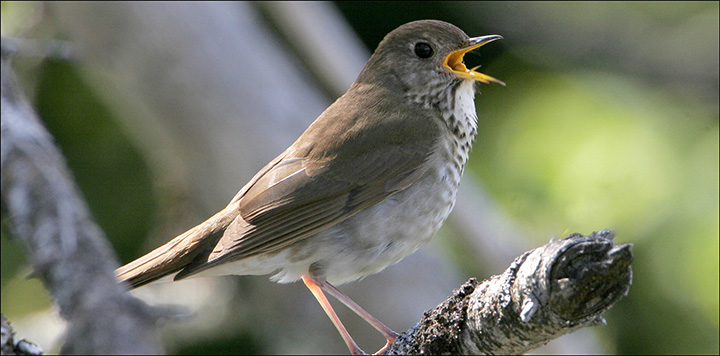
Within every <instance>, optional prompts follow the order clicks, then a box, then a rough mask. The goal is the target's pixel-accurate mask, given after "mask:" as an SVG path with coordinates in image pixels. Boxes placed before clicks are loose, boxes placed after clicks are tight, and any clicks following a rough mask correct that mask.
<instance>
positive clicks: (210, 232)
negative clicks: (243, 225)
mask: <svg viewBox="0 0 720 356" xmlns="http://www.w3.org/2000/svg"><path fill="white" fill-rule="evenodd" d="M227 210H228V209H227V208H226V209H224V210H222V211H220V212H219V213H217V214H215V215H213V216H212V217H211V218H209V219H207V220H205V221H204V222H203V223H201V224H200V225H197V226H195V227H194V228H192V229H190V230H188V231H186V232H184V233H183V234H181V235H179V236H178V237H176V238H174V239H172V240H170V241H168V242H167V243H166V244H164V245H162V246H160V247H158V248H156V249H154V250H152V251H151V252H149V253H148V254H146V255H145V256H142V257H140V258H138V259H136V260H135V261H132V262H130V263H128V264H126V265H125V266H122V267H120V268H118V269H117V270H115V275H116V276H117V279H118V280H119V281H120V282H126V281H127V282H128V283H130V285H131V286H132V288H136V287H140V286H142V285H145V284H148V283H151V282H155V281H157V280H159V279H161V278H163V277H168V276H174V275H175V274H176V273H177V272H179V271H181V270H182V269H184V268H185V267H187V266H188V265H191V264H193V265H194V264H197V263H202V261H199V260H200V259H203V258H205V259H207V256H208V255H209V254H210V252H211V251H212V250H213V248H214V247H215V244H217V242H218V240H219V239H220V237H222V234H223V232H224V231H225V229H226V228H227V226H228V225H229V224H230V223H231V222H232V221H233V219H234V215H233V214H232V213H231V212H229V211H227Z"/></svg>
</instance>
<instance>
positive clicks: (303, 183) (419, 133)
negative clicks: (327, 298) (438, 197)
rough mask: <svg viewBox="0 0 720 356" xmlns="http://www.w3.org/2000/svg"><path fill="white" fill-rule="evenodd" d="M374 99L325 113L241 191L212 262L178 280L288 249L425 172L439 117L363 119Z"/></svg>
mask: <svg viewBox="0 0 720 356" xmlns="http://www.w3.org/2000/svg"><path fill="white" fill-rule="evenodd" d="M339 100H342V98H341V99H339ZM385 102H387V100H385ZM336 104H337V103H336ZM373 104H374V103H369V102H363V101H362V100H360V101H359V102H356V104H355V105H353V106H351V107H349V108H348V105H345V106H343V109H344V110H343V111H342V112H340V111H338V110H333V108H334V107H337V105H333V106H331V107H330V108H329V109H328V110H327V111H326V112H325V113H323V115H321V117H320V118H318V120H316V122H315V123H313V125H311V126H310V127H309V128H308V130H307V131H305V133H304V134H303V135H302V136H301V137H300V139H298V141H296V142H295V144H293V145H292V146H291V147H290V148H288V150H287V151H286V152H285V153H284V154H283V155H281V157H282V158H281V159H280V160H278V161H277V163H276V164H275V165H272V166H270V167H269V168H268V169H267V170H265V171H264V172H261V173H259V174H258V175H261V176H259V177H258V176H256V177H255V178H253V181H254V183H253V181H251V186H249V187H248V188H247V189H246V190H245V192H244V193H243V194H242V195H240V194H239V195H238V196H236V199H238V200H239V201H238V203H239V204H238V210H239V214H238V215H237V217H236V218H235V220H234V221H233V222H232V223H231V224H230V226H228V228H227V229H226V230H225V232H224V234H223V236H222V238H220V240H219V241H218V242H217V244H216V245H215V247H214V249H213V251H212V252H211V253H210V254H209V256H208V257H207V259H206V260H204V261H195V263H192V264H190V265H188V266H187V267H186V268H185V269H184V270H182V271H181V272H180V273H178V275H177V276H176V277H175V279H181V278H184V277H187V276H189V275H191V274H194V273H197V272H199V271H202V270H205V269H207V268H210V267H213V266H215V265H217V264H220V263H225V262H230V261H233V260H237V259H241V258H244V257H248V256H252V255H257V254H261V253H268V252H273V251H277V250H279V249H282V248H283V247H286V246H288V245H291V244H293V243H295V242H297V241H300V240H302V239H304V238H306V237H308V236H310V235H311V234H313V233H316V232H318V231H321V230H324V229H327V228H328V227H330V226H333V225H335V224H337V223H338V222H340V221H343V220H345V219H347V218H348V217H350V216H352V215H353V214H355V213H356V212H358V211H359V210H361V209H364V208H366V207H369V206H371V205H374V204H377V203H378V202H380V201H382V200H384V199H385V198H387V197H388V196H390V195H392V194H394V193H396V192H398V191H400V190H402V189H404V188H406V187H407V186H409V185H410V184H412V182H414V181H415V180H416V179H417V178H418V177H420V176H421V175H422V174H423V173H424V170H425V169H426V165H424V164H423V163H424V162H425V161H426V160H427V159H428V157H429V155H430V153H431V152H432V147H433V146H434V145H435V143H436V139H437V136H436V135H437V131H438V130H437V126H436V125H437V122H434V121H433V119H432V117H430V116H429V115H428V114H427V113H422V112H419V113H418V114H417V115H411V117H410V118H408V117H407V115H404V114H401V113H400V112H398V111H396V110H393V109H392V107H393V106H392V105H390V107H389V108H380V110H374V111H375V112H377V113H378V114H380V115H383V117H382V120H370V118H367V117H365V116H363V113H364V112H365V109H366V107H365V106H364V105H373ZM364 120H369V121H364ZM328 137H330V138H332V139H331V140H329V139H328ZM231 204H232V203H231Z"/></svg>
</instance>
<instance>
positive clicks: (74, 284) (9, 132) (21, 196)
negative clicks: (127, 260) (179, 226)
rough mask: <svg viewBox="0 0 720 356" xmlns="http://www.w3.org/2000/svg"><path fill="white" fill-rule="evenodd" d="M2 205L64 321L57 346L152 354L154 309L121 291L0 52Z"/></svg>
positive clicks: (105, 250)
mask: <svg viewBox="0 0 720 356" xmlns="http://www.w3.org/2000/svg"><path fill="white" fill-rule="evenodd" d="M1 146H2V149H1V157H2V159H1V162H0V166H1V167H2V212H3V216H9V217H10V219H8V220H9V222H10V225H11V228H12V231H13V235H14V236H16V237H17V238H18V239H20V240H21V242H22V243H23V245H24V247H25V248H26V251H27V255H28V259H29V260H30V262H31V263H32V265H33V267H34V270H35V274H36V276H38V277H39V278H40V279H42V281H43V283H44V284H45V286H46V287H47V288H48V289H49V290H50V292H51V293H52V295H53V296H54V298H55V301H56V302H57V304H58V306H59V307H60V314H61V316H62V317H63V318H65V319H66V320H67V321H68V323H69V328H68V330H67V334H66V343H65V345H64V346H63V349H62V350H61V352H62V353H78V354H110V353H113V354H131V353H150V354H156V353H158V352H161V351H162V349H161V347H160V345H159V340H157V337H156V334H155V331H154V324H155V319H156V317H155V316H154V315H155V314H157V313H156V312H154V311H151V310H150V308H148V307H147V306H146V305H145V304H144V303H143V302H141V301H139V300H138V299H135V298H133V297H131V296H130V295H128V294H127V293H123V288H122V287H121V286H120V285H119V284H118V283H117V282H116V280H115V275H114V269H115V267H116V266H118V262H117V258H116V257H115V256H114V253H113V251H112V249H111V248H110V246H109V245H108V243H107V241H106V239H105V236H104V234H103V232H102V231H101V230H100V228H99V227H98V226H97V224H96V223H95V222H94V221H93V220H92V218H91V217H90V214H89V212H88V208H87V206H86V204H85V202H84V201H83V200H82V198H81V197H80V196H79V194H78V192H77V188H76V187H75V185H74V184H73V180H72V178H71V176H70V174H69V173H68V169H67V167H66V165H65V162H64V159H63V157H62V155H61V154H60V152H59V150H58V149H57V148H56V147H55V145H54V143H53V140H52V137H51V136H50V134H49V133H48V132H47V131H46V130H45V128H44V127H43V126H42V124H41V123H40V121H39V120H38V118H37V116H36V114H35V113H34V111H33V110H32V109H31V107H30V105H29V104H28V102H27V100H26V99H25V98H24V96H23V95H22V93H21V91H20V90H19V88H18V86H17V84H16V81H15V79H14V75H13V74H12V73H11V72H10V68H8V65H7V64H6V60H5V56H3V58H2V144H1Z"/></svg>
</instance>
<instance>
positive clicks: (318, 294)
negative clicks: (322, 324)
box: [302, 276, 365, 355]
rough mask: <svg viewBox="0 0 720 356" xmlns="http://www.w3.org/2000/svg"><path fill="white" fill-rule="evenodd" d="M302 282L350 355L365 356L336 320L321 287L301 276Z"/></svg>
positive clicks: (341, 324)
mask: <svg viewBox="0 0 720 356" xmlns="http://www.w3.org/2000/svg"><path fill="white" fill-rule="evenodd" d="M302 280H303V282H305V285H306V286H307V287H308V289H310V292H312V294H313V295H314V296H315V299H317V301H318V302H319V303H320V306H321V307H322V308H323V310H325V314H327V316H328V317H330V320H331V321H332V323H333V324H335V328H337V330H338V331H339V332H340V336H342V338H343V341H345V344H346V345H347V347H348V349H350V353H352V354H353V355H365V351H363V350H362V349H360V347H359V346H358V344H357V343H356V342H355V340H353V338H352V336H350V333H348V331H347V329H345V326H344V325H343V323H342V322H341V321H340V318H338V316H337V314H335V310H333V308H332V305H330V302H329V301H328V300H327V297H325V294H324V293H323V291H322V286H320V285H318V284H317V283H316V281H315V279H314V278H312V277H309V276H302Z"/></svg>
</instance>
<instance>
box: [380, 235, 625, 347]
mask: <svg viewBox="0 0 720 356" xmlns="http://www.w3.org/2000/svg"><path fill="white" fill-rule="evenodd" d="M613 237H614V235H613V233H612V232H611V231H610V230H603V231H600V232H596V233H593V234H591V235H590V236H582V235H580V234H574V235H570V236H568V237H566V238H564V239H562V240H554V241H551V242H550V243H548V244H547V245H545V246H542V247H540V248H537V249H534V250H532V251H529V252H526V253H524V254H523V255H522V256H520V257H518V258H516V259H515V261H514V262H513V263H512V265H511V266H510V267H509V268H508V269H507V270H506V271H505V272H504V273H503V274H501V275H498V276H494V277H492V278H490V279H489V280H486V281H484V282H482V283H478V282H477V281H476V280H475V279H470V280H469V281H468V282H466V283H465V284H463V285H462V286H461V287H460V288H458V289H457V290H455V291H454V292H453V294H452V295H451V296H450V297H449V298H448V299H447V300H446V301H444V302H443V303H442V304H440V305H439V306H437V307H436V308H435V309H433V310H431V311H428V312H426V313H425V315H424V316H423V319H422V320H421V321H420V322H419V323H418V324H417V325H416V326H415V327H413V328H412V329H410V330H408V331H407V332H405V333H404V334H402V335H401V336H400V337H399V338H398V339H397V340H396V341H395V343H394V344H393V345H392V346H391V347H390V348H388V350H387V352H386V353H387V354H421V353H426V354H520V353H526V352H529V351H531V350H533V349H535V348H537V347H539V346H542V345H544V344H546V343H547V342H548V341H550V340H552V339H554V338H557V337H559V336H562V335H565V334H568V333H571V332H573V331H575V330H577V329H580V328H583V327H586V326H592V325H598V324H604V323H605V320H604V319H603V318H602V314H603V313H604V312H605V311H606V310H607V309H609V308H610V307H611V306H612V305H613V304H615V302H617V301H618V300H619V299H620V298H622V297H624V296H625V295H627V293H628V291H629V290H630V285H631V283H632V269H631V268H630V264H631V263H632V259H633V257H632V253H631V252H630V247H631V245H629V244H625V245H617V244H615V243H614V242H613V241H612V238H613Z"/></svg>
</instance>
